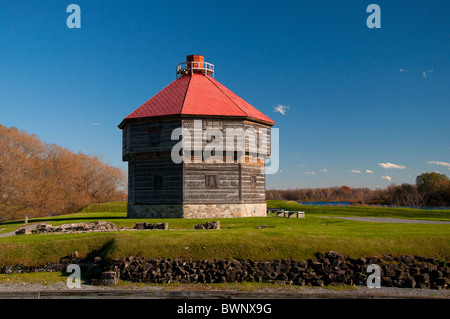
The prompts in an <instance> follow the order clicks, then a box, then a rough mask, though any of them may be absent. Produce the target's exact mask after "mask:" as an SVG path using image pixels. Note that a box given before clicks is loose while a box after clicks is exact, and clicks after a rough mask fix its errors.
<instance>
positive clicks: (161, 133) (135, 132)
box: [122, 120, 181, 161]
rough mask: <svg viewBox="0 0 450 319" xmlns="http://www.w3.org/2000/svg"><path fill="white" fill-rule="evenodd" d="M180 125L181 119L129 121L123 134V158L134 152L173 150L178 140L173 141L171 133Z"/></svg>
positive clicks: (126, 158) (130, 155)
mask: <svg viewBox="0 0 450 319" xmlns="http://www.w3.org/2000/svg"><path fill="white" fill-rule="evenodd" d="M179 127H181V120H174V121H151V122H137V123H129V124H128V125H126V126H125V127H124V128H123V134H122V154H123V160H124V161H126V160H128V159H129V158H131V157H132V156H133V155H134V154H141V153H148V152H163V151H170V150H172V148H173V146H174V145H175V144H176V143H178V141H177V140H174V141H172V140H171V135H172V132H173V130H174V129H176V128H179Z"/></svg>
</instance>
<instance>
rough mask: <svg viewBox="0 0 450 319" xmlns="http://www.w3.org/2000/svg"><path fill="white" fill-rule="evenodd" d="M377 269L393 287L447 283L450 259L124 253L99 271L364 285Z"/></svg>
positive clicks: (161, 278)
mask: <svg viewBox="0 0 450 319" xmlns="http://www.w3.org/2000/svg"><path fill="white" fill-rule="evenodd" d="M370 264H376V265H378V266H380V268H381V285H382V286H385V287H398V288H432V289H449V288H450V268H449V264H448V263H447V264H446V263H444V262H438V261H437V260H436V259H433V258H424V257H414V256H409V255H407V256H400V257H397V258H394V257H390V256H385V258H384V259H379V258H376V257H371V258H357V259H355V258H349V257H345V256H342V255H340V254H337V253H335V252H328V253H326V254H323V253H317V254H316V258H314V259H308V260H307V261H299V260H285V259H283V260H272V261H260V262H255V261H251V260H232V261H228V260H216V259H215V260H191V261H182V260H171V259H147V258H142V257H136V258H134V257H127V258H122V259H119V260H113V261H110V262H109V263H107V264H106V265H105V266H104V268H103V269H104V271H113V272H115V273H116V274H117V277H120V278H121V279H123V280H128V281H134V282H151V283H170V282H180V283H222V282H245V281H257V282H271V283H284V284H294V285H301V286H305V285H308V286H326V285H330V284H346V285H364V286H365V285H366V284H367V283H366V280H367V277H368V276H369V275H370V273H366V270H367V266H368V265H370Z"/></svg>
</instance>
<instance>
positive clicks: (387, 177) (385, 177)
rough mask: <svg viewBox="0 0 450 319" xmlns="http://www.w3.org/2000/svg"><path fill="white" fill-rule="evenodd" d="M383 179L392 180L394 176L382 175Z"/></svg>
mask: <svg viewBox="0 0 450 319" xmlns="http://www.w3.org/2000/svg"><path fill="white" fill-rule="evenodd" d="M381 178H382V179H385V180H387V181H392V178H391V177H390V176H387V175H386V176H381Z"/></svg>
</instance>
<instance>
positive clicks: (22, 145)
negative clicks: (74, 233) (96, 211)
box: [0, 125, 127, 221]
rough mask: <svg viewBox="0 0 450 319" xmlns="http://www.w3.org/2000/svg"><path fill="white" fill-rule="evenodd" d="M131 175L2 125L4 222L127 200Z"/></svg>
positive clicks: (0, 203)
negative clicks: (128, 177)
mask: <svg viewBox="0 0 450 319" xmlns="http://www.w3.org/2000/svg"><path fill="white" fill-rule="evenodd" d="M126 185H127V184H126V173H125V172H124V171H123V170H122V169H120V168H117V167H113V166H110V165H108V164H106V163H104V162H103V161H101V160H100V159H99V158H98V157H96V156H94V155H86V154H83V153H81V152H80V153H77V154H75V153H73V152H72V151H70V150H68V149H65V148H62V147H60V146H58V145H54V144H46V143H44V142H42V141H41V140H40V139H39V138H38V137H37V136H36V135H30V134H28V133H26V132H24V131H21V130H19V129H17V128H14V127H13V128H7V127H5V126H3V125H0V221H5V220H14V219H22V218H24V217H25V216H28V217H40V216H55V215H59V214H63V213H72V212H75V211H77V210H79V209H80V208H82V207H83V206H85V205H87V204H90V203H94V202H107V201H116V200H125V199H126V196H127V194H126Z"/></svg>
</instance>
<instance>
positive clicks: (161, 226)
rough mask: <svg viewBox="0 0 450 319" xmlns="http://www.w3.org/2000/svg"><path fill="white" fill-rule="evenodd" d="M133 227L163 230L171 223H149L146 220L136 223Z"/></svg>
mask: <svg viewBox="0 0 450 319" xmlns="http://www.w3.org/2000/svg"><path fill="white" fill-rule="evenodd" d="M133 229H163V230H168V229H169V224H168V223H156V224H149V223H147V222H145V223H136V225H135V226H134V227H133Z"/></svg>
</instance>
